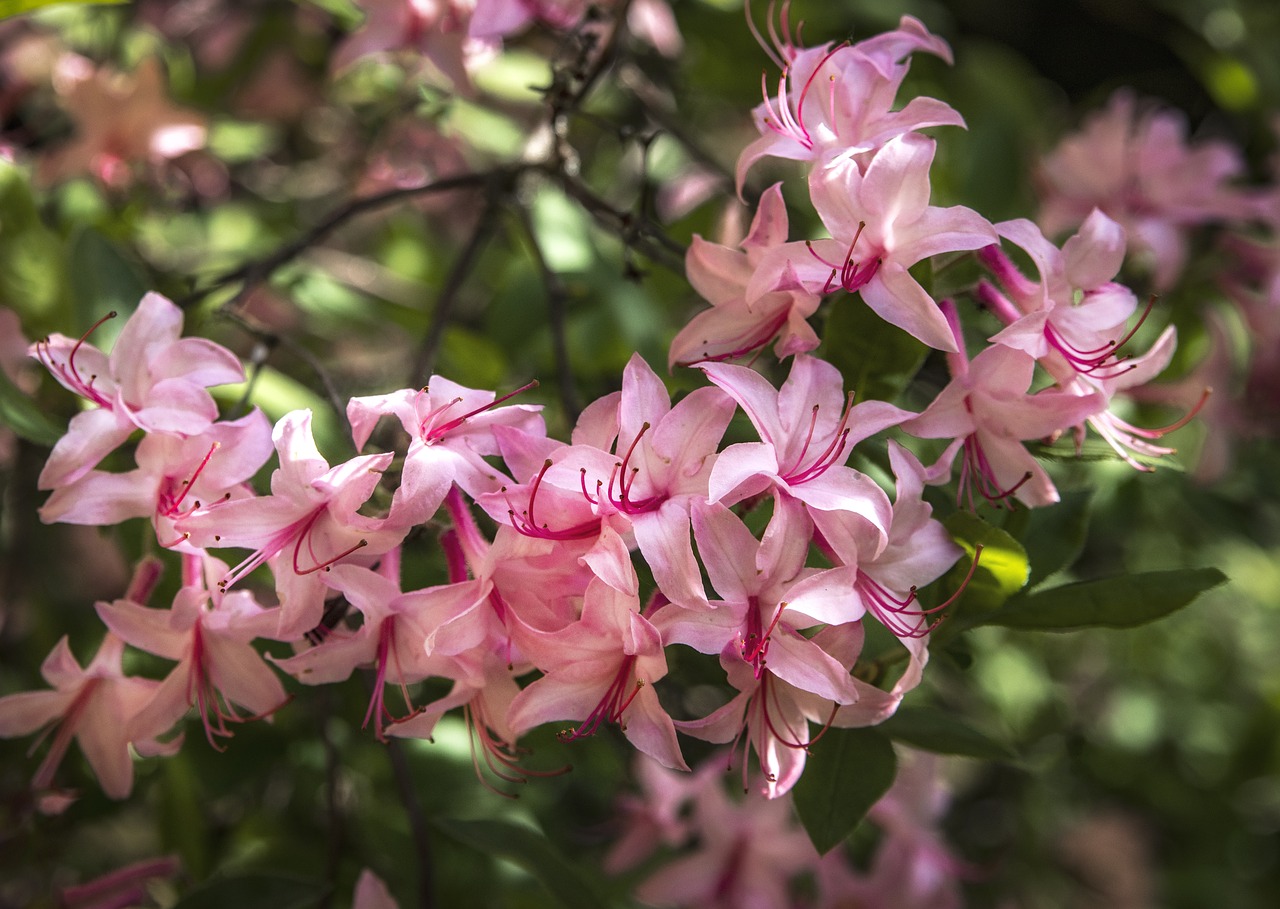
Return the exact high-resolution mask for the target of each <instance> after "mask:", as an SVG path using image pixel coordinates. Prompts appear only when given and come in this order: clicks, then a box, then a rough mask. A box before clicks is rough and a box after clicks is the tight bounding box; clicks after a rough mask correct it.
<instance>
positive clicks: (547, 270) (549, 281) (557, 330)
mask: <svg viewBox="0 0 1280 909" xmlns="http://www.w3.org/2000/svg"><path fill="white" fill-rule="evenodd" d="M516 214H517V217H518V218H519V219H520V226H521V227H522V228H523V229H524V236H525V239H526V240H527V241H528V243H529V253H530V255H532V256H533V261H534V264H536V265H537V266H538V271H539V272H540V273H541V275H542V286H543V287H544V288H545V289H546V292H547V317H548V320H549V321H550V322H551V350H552V353H553V355H554V357H555V361H556V380H557V384H558V385H559V389H560V403H561V404H562V405H563V406H564V412H565V418H566V419H567V420H568V422H569V425H570V426H572V425H573V424H575V423H577V422H578V414H579V413H581V410H582V408H581V407H580V405H579V403H578V392H577V389H575V388H574V386H573V369H572V367H571V365H570V363H569V340H568V337H567V334H566V327H565V303H566V302H567V300H568V293H567V292H566V291H565V287H564V282H563V281H561V280H560V275H559V274H558V273H557V272H556V271H555V270H554V269H552V268H551V265H550V263H548V262H547V257H546V256H545V255H544V254H543V252H542V245H541V244H540V243H539V242H538V234H537V231H536V230H535V229H534V226H533V221H532V219H531V218H530V217H529V210H528V209H527V208H525V207H524V206H520V207H518V208H517V209H516Z"/></svg>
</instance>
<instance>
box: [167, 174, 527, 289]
mask: <svg viewBox="0 0 1280 909" xmlns="http://www.w3.org/2000/svg"><path fill="white" fill-rule="evenodd" d="M525 167H527V165H513V166H511V167H500V168H495V169H493V170H490V171H477V172H475V173H470V174H462V175H460V176H456V177H445V178H444V179H441V180H436V181H434V182H432V183H427V184H425V185H423V186H414V187H410V188H407V189H390V190H387V191H386V192H383V193H378V194H377V195H373V196H365V197H363V198H360V199H353V200H351V201H350V202H348V203H347V204H346V205H344V206H342V207H341V208H339V209H337V210H336V211H334V212H331V213H330V214H329V215H328V216H327V217H325V218H323V219H321V220H320V221H319V222H318V223H317V224H315V225H314V226H313V227H312V228H311V229H310V230H308V231H306V232H305V233H303V234H302V235H300V236H298V237H295V238H294V239H293V240H290V241H289V242H288V243H285V244H284V245H283V246H281V247H280V248H279V249H277V250H276V251H275V252H273V253H271V254H270V255H267V256H265V257H263V258H261V259H258V260H257V261H255V262H248V263H246V264H244V265H241V266H240V267H239V268H236V269H233V270H232V271H229V272H226V273H224V274H222V275H219V276H218V277H216V278H214V279H213V281H212V283H210V284H209V285H208V286H206V287H202V288H200V289H199V290H196V291H193V292H192V293H190V294H188V295H187V296H186V297H184V298H182V299H181V300H179V301H178V306H180V307H181V308H183V309H188V308H190V307H192V306H195V305H196V304H197V303H199V302H200V301H201V300H203V299H205V298H206V297H207V296H209V295H210V294H212V293H214V292H215V291H217V290H219V289H221V288H223V287H226V286H227V285H228V284H235V283H237V282H240V283H241V284H242V286H241V288H240V290H239V291H238V292H237V293H236V295H235V297H233V298H232V299H231V300H230V301H228V302H227V303H225V304H223V308H224V309H227V308H231V307H234V306H235V305H236V304H238V303H239V302H240V301H241V300H243V299H244V297H245V296H247V295H248V293H249V292H250V291H251V290H253V289H254V288H255V287H257V286H258V285H259V284H262V283H263V282H265V281H266V280H267V279H268V278H269V277H271V275H272V274H273V273H274V272H275V271H276V270H277V269H279V268H280V267H281V266H283V265H286V264H288V263H289V262H292V261H293V260H294V259H296V258H297V257H298V256H300V255H301V254H302V253H304V252H306V251H307V250H308V249H309V248H311V247H312V246H314V245H316V244H317V243H319V242H321V241H322V240H324V239H325V238H327V237H328V236H329V235H330V234H332V233H333V232H334V231H335V230H337V229H338V228H339V227H341V226H342V225H344V224H346V223H347V222H348V221H350V220H351V219H353V218H355V217H358V216H359V215H362V214H365V213H366V212H371V211H377V210H378V209H380V208H384V207H386V206H390V205H395V204H397V203H400V202H403V201H405V200H407V199H416V198H418V197H419V196H430V195H435V194H437V193H443V192H448V191H449V190H452V189H465V188H468V187H475V186H485V185H490V184H492V183H494V182H500V183H504V184H509V183H510V181H511V180H512V179H513V177H514V176H515V175H516V174H517V173H519V172H520V171H521V170H523V169H524V168H525Z"/></svg>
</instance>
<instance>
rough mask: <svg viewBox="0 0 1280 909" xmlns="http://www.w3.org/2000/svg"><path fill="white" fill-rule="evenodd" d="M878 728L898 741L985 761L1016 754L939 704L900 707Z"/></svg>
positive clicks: (1010, 756) (998, 759)
mask: <svg viewBox="0 0 1280 909" xmlns="http://www.w3.org/2000/svg"><path fill="white" fill-rule="evenodd" d="M878 728H879V729H880V731H882V732H884V733H885V734H886V735H888V736H889V737H890V738H894V739H897V740H898V741H899V742H905V743H906V744H908V745H911V746H912V747H914V748H921V749H923V750H925V751H934V752H937V753H938V754H959V755H963V756H965V757H972V758H979V759H981V760H984V761H1011V760H1013V759H1014V758H1015V757H1016V755H1015V754H1014V753H1013V750H1012V749H1010V748H1009V747H1008V746H1007V745H1004V744H1002V743H1000V742H997V741H996V740H995V739H993V738H991V737H990V736H988V735H986V734H985V733H983V732H979V731H978V730H977V729H974V728H973V727H972V726H970V725H969V724H968V723H966V722H965V721H964V720H962V719H960V718H959V717H958V716H956V715H955V714H954V713H951V712H949V711H946V710H939V709H938V708H937V707H903V708H900V709H899V710H898V712H897V713H895V714H894V715H893V716H891V717H890V718H889V719H888V720H886V721H885V722H883V723H881V724H880V726H879V727H878Z"/></svg>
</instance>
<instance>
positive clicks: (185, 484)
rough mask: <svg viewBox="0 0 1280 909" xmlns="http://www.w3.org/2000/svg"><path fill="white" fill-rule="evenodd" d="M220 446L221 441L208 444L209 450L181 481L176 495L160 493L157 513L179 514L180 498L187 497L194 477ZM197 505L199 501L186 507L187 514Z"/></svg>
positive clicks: (175, 515) (166, 514)
mask: <svg viewBox="0 0 1280 909" xmlns="http://www.w3.org/2000/svg"><path fill="white" fill-rule="evenodd" d="M221 447H222V443H221V442H214V443H213V444H212V445H210V446H209V451H208V452H207V453H206V454H205V456H204V459H203V460H201V461H200V463H199V464H198V465H197V466H196V469H195V470H194V471H192V473H191V476H190V477H188V478H187V479H185V480H183V481H182V484H181V485H182V492H180V493H178V495H177V496H176V497H171V496H170V494H169V493H168V492H165V493H162V494H161V496H160V507H159V508H157V511H158V512H159V514H161V515H163V516H164V517H166V518H172V517H177V516H179V514H180V509H181V507H182V500H183V499H185V498H186V497H187V493H189V492H191V487H193V486H195V485H196V479H197V478H198V477H199V476H200V473H201V471H203V470H204V469H205V467H207V466H208V464H209V459H210V458H212V457H213V453H214V452H215V451H217V450H218V449H219V448H221ZM198 507H199V503H198V502H197V503H196V504H195V505H193V506H192V508H189V509H187V514H190V513H191V511H193V510H194V509H195V508H198Z"/></svg>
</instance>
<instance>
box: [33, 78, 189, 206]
mask: <svg viewBox="0 0 1280 909" xmlns="http://www.w3.org/2000/svg"><path fill="white" fill-rule="evenodd" d="M54 87H55V88H56V89H57V90H58V92H59V94H61V95H62V96H63V99H64V100H63V103H64V104H65V105H66V108H67V110H68V112H69V113H70V114H71V116H72V119H73V120H74V121H75V126H76V135H75V137H74V138H73V139H72V140H71V141H70V142H69V143H67V144H66V145H64V146H62V147H61V148H58V149H55V150H54V151H53V152H51V153H50V154H48V155H47V156H46V157H45V158H44V159H43V160H42V161H41V162H40V167H39V171H38V173H39V176H40V179H41V180H42V181H43V182H46V183H52V182H55V181H57V180H63V179H66V178H68V177H72V176H76V175H78V174H91V175H93V176H94V177H96V178H97V179H98V180H100V181H101V182H102V183H104V184H106V185H108V186H121V185H124V184H127V183H128V182H129V180H130V174H131V171H132V168H133V167H134V165H136V164H140V163H141V164H148V165H153V166H154V165H156V164H159V163H161V162H164V161H167V160H170V159H173V158H177V157H179V156H180V155H183V154H185V153H187V152H189V151H193V150H195V149H198V148H202V147H203V146H204V144H205V137H206V134H207V132H208V128H207V125H206V123H207V118H206V117H205V116H204V115H203V114H201V113H198V112H196V111H194V110H191V109H189V108H185V107H180V106H178V105H176V104H174V103H173V101H172V100H170V98H169V93H168V89H167V87H166V85H165V77H164V71H163V70H162V69H161V64H160V61H159V60H158V59H157V58H155V57H147V58H145V59H143V61H142V62H141V63H139V64H138V68H137V69H136V70H135V71H134V72H132V73H128V74H125V73H119V72H116V71H114V70H112V69H110V68H108V67H102V68H95V67H94V65H93V64H92V63H91V62H90V61H88V60H87V59H85V58H84V57H80V56H78V55H76V54H66V55H64V57H63V58H62V59H61V60H60V61H59V62H58V65H57V72H56V73H55V76H54Z"/></svg>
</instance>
